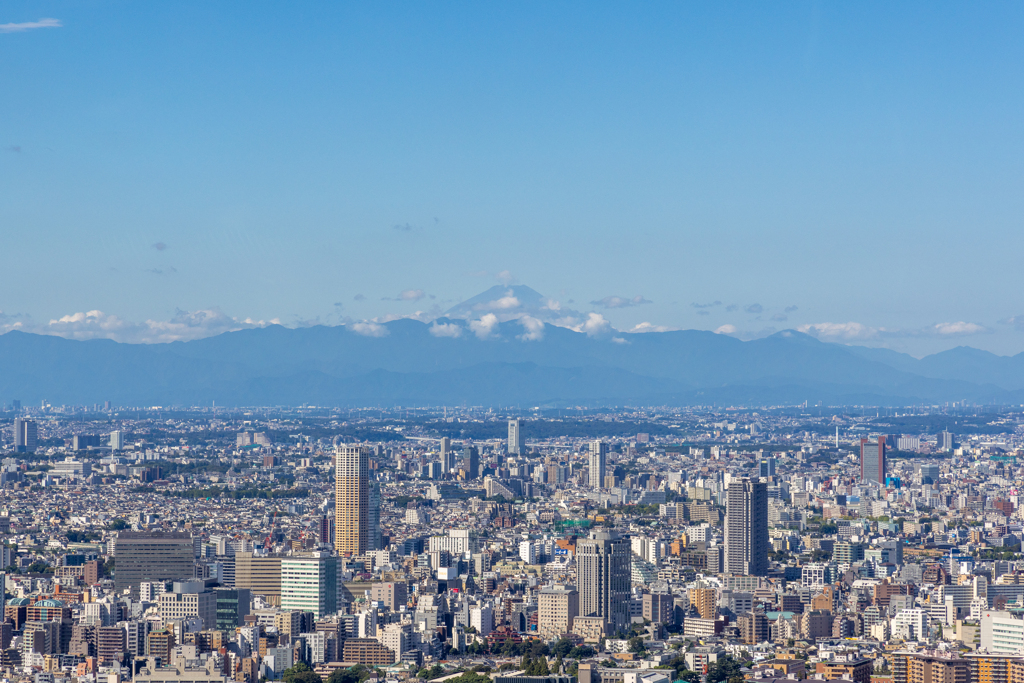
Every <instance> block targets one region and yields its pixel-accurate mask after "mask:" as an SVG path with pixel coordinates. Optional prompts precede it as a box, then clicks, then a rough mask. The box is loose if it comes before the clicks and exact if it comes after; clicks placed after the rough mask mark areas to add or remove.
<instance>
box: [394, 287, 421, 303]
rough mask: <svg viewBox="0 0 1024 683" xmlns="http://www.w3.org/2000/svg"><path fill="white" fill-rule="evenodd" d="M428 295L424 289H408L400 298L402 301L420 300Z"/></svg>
mask: <svg viewBox="0 0 1024 683" xmlns="http://www.w3.org/2000/svg"><path fill="white" fill-rule="evenodd" d="M425 296H426V293H425V292H424V291H423V290H422V289H406V290H405V291H403V292H402V293H401V294H399V295H398V298H399V299H401V300H402V301H419V300H420V299H422V298H423V297H425Z"/></svg>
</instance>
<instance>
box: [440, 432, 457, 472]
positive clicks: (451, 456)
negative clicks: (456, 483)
mask: <svg viewBox="0 0 1024 683" xmlns="http://www.w3.org/2000/svg"><path fill="white" fill-rule="evenodd" d="M441 469H442V470H443V471H444V473H445V474H448V473H449V472H451V471H452V470H453V469H455V451H453V450H452V440H451V439H449V438H448V437H447V436H442V437H441Z"/></svg>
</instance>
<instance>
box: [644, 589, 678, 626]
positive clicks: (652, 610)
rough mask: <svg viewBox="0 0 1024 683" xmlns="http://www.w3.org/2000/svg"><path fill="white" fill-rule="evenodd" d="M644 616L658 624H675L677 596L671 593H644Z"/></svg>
mask: <svg viewBox="0 0 1024 683" xmlns="http://www.w3.org/2000/svg"><path fill="white" fill-rule="evenodd" d="M643 610H644V613H643V616H644V619H649V620H651V621H653V622H654V623H656V624H672V623H675V596H674V595H672V594H671V593H644V597H643Z"/></svg>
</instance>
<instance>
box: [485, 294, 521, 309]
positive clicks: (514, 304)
mask: <svg viewBox="0 0 1024 683" xmlns="http://www.w3.org/2000/svg"><path fill="white" fill-rule="evenodd" d="M487 307H488V308H497V309H498V310H500V311H507V310H508V309H510V308H519V299H517V298H516V297H514V296H511V292H510V293H509V296H503V297H501V298H500V299H498V300H497V301H492V302H491V303H489V304H487Z"/></svg>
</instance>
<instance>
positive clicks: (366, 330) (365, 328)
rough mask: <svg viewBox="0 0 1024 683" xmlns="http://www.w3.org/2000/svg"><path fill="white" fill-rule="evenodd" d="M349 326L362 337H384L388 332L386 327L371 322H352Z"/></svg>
mask: <svg viewBox="0 0 1024 683" xmlns="http://www.w3.org/2000/svg"><path fill="white" fill-rule="evenodd" d="M351 328H352V331H353V332H355V333H356V334H361V335H363V336H364V337H386V336H388V334H390V332H389V331H388V328H386V327H384V326H383V325H380V324H378V323H372V322H365V323H353V324H352V325H351Z"/></svg>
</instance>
